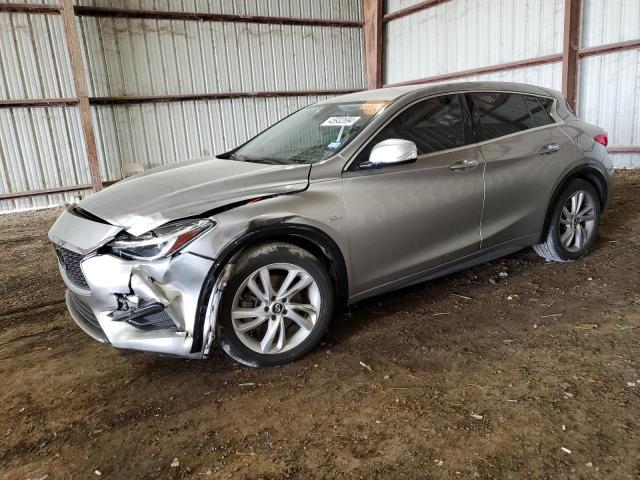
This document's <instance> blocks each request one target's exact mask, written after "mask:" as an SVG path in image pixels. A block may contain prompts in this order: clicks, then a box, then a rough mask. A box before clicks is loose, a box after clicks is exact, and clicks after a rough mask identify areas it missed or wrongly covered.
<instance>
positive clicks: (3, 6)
mask: <svg viewBox="0 0 640 480" xmlns="http://www.w3.org/2000/svg"><path fill="white" fill-rule="evenodd" d="M0 13H46V14H56V13H60V5H43V4H37V3H0Z"/></svg>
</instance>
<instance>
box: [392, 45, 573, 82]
mask: <svg viewBox="0 0 640 480" xmlns="http://www.w3.org/2000/svg"><path fill="white" fill-rule="evenodd" d="M561 60H562V54H560V53H557V54H553V55H545V56H542V57H534V58H529V59H526V60H518V61H516V62H508V63H500V64H498V65H491V66H488V67H480V68H472V69H471V70H462V71H459V72H453V73H443V74H441V75H434V76H433V77H425V78H418V79H416V80H408V81H406V82H398V83H392V84H388V85H385V87H398V86H401V85H418V84H421V83H435V82H446V81H447V80H455V79H457V78H465V77H472V76H475V75H482V74H487V73H495V72H504V71H507V70H517V69H518V68H527V67H535V66H537V65H546V64H548V63H556V62H560V61H561Z"/></svg>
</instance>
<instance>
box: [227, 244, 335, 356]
mask: <svg viewBox="0 0 640 480" xmlns="http://www.w3.org/2000/svg"><path fill="white" fill-rule="evenodd" d="M333 308H334V293H333V286H332V284H331V281H330V279H329V275H328V274H327V272H326V270H325V268H324V266H323V265H322V263H320V262H319V261H318V259H317V258H315V257H314V256H313V255H311V254H310V253H309V252H307V251H306V250H303V249H302V248H300V247H297V246H296V245H293V244H290V243H284V242H273V243H268V244H265V245H261V246H259V247H256V248H254V249H251V250H250V251H248V252H246V253H245V254H244V255H243V256H242V257H241V259H240V260H239V261H238V263H237V265H236V267H235V268H234V270H233V272H232V273H231V275H230V277H229V280H228V281H227V286H226V287H225V290H224V292H223V294H222V299H221V303H220V317H219V319H218V323H217V337H218V342H219V344H220V346H221V347H222V349H223V350H224V351H225V353H227V354H228V355H229V356H231V357H232V358H233V359H235V360H237V361H238V362H240V363H243V364H245V365H248V366H251V367H273V366H277V365H283V364H285V363H289V362H292V361H294V360H297V359H299V358H301V357H303V356H304V355H306V354H307V353H309V352H310V351H311V350H313V349H314V348H315V347H316V345H318V343H320V340H321V339H322V337H323V336H324V334H325V332H326V330H327V328H328V327H329V323H330V322H331V318H332V316H333Z"/></svg>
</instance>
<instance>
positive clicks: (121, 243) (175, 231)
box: [107, 219, 215, 260]
mask: <svg viewBox="0 0 640 480" xmlns="http://www.w3.org/2000/svg"><path fill="white" fill-rule="evenodd" d="M214 225H215V223H214V222H212V221H211V220H206V219H192V220H179V221H177V222H171V223H167V224H166V225H163V226H161V227H158V228H156V229H155V230H151V231H149V232H147V233H145V234H143V235H140V236H139V237H134V236H131V235H129V234H127V233H124V234H121V235H119V236H118V237H116V238H115V240H113V241H112V242H110V243H109V244H107V247H108V248H109V249H110V250H111V251H112V252H113V253H115V254H116V255H119V256H121V257H124V258H129V259H132V260H157V259H159V258H164V257H168V256H169V255H173V254H174V253H176V252H177V251H178V250H180V249H181V248H183V247H185V246H186V245H187V244H189V243H191V242H192V241H193V240H195V239H196V238H197V237H199V236H200V235H202V234H203V233H204V232H206V231H207V230H209V229H210V228H212V227H213V226H214Z"/></svg>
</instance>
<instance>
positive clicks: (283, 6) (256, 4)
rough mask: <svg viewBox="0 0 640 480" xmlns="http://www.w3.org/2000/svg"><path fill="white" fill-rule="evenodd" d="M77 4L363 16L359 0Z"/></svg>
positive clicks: (103, 0) (94, 0) (93, 0)
mask: <svg viewBox="0 0 640 480" xmlns="http://www.w3.org/2000/svg"><path fill="white" fill-rule="evenodd" d="M75 3H76V5H84V6H89V7H114V8H132V9H137V8H140V9H150V10H165V11H166V10H171V11H182V12H198V13H203V12H204V13H226V14H236V15H264V16H272V17H296V18H319V19H324V20H355V21H360V20H361V19H362V7H361V1H360V0H320V1H313V0H305V1H299V0H259V1H256V0H184V1H177V0H76V2H75Z"/></svg>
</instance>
